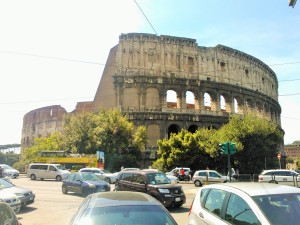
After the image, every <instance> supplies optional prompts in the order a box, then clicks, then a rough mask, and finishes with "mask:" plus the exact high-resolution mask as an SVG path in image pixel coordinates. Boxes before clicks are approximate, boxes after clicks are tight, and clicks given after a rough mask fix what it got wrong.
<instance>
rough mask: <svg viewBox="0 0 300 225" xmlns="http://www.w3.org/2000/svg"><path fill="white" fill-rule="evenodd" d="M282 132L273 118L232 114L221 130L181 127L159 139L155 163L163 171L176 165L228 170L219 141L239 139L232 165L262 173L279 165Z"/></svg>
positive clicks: (236, 141)
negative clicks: (184, 128)
mask: <svg viewBox="0 0 300 225" xmlns="http://www.w3.org/2000/svg"><path fill="white" fill-rule="evenodd" d="M282 141H283V132H282V131H281V130H280V129H279V128H278V127H277V126H276V125H275V124H274V123H272V122H270V121H267V120H264V119H260V118H257V117H254V116H251V115H250V116H245V117H244V118H242V117H240V116H233V117H232V118H230V120H229V123H228V124H226V125H223V126H222V127H221V128H220V129H219V130H214V129H207V128H201V129H198V130H197V131H196V132H195V133H194V134H192V133H189V132H188V131H186V130H182V131H181V132H179V133H178V134H171V137H170V138H169V139H168V140H166V139H163V140H159V141H158V152H157V154H158V159H157V160H156V161H155V162H154V163H153V164H152V165H153V167H155V168H161V169H162V170H163V171H166V170H169V169H171V168H174V167H181V166H184V167H190V168H191V169H192V170H195V169H205V168H207V167H208V168H213V169H217V170H219V171H220V172H225V171H227V156H226V155H221V152H220V147H219V144H220V143H224V142H231V143H232V142H234V143H236V150H237V153H236V154H234V155H232V156H231V160H232V165H233V167H235V168H238V169H239V171H240V172H242V173H260V172H261V170H262V169H266V168H276V167H277V165H278V160H277V159H276V157H277V152H278V150H279V146H280V144H281V143H282Z"/></svg>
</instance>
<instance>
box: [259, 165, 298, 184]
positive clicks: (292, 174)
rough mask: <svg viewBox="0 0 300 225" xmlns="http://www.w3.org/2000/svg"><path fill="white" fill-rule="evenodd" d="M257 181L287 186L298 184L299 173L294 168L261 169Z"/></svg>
mask: <svg viewBox="0 0 300 225" xmlns="http://www.w3.org/2000/svg"><path fill="white" fill-rule="evenodd" d="M258 182H269V183H275V184H278V183H280V184H284V185H289V186H296V187H299V186H300V177H299V173H297V172H296V171H294V170H286V169H274V170H263V171H262V172H261V173H260V174H259V176H258Z"/></svg>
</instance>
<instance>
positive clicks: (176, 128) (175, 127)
mask: <svg viewBox="0 0 300 225" xmlns="http://www.w3.org/2000/svg"><path fill="white" fill-rule="evenodd" d="M179 131H180V127H179V126H178V125H177V124H172V125H170V126H169V128H168V138H170V137H171V133H175V134H178V133H179Z"/></svg>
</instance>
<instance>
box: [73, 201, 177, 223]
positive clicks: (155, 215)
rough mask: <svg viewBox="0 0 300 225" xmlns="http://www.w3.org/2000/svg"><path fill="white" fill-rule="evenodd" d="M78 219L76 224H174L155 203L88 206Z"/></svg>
mask: <svg viewBox="0 0 300 225" xmlns="http://www.w3.org/2000/svg"><path fill="white" fill-rule="evenodd" d="M79 221H80V222H79ZM79 221H78V222H77V223H76V224H93V225H96V224H97V225H98V224H156V225H161V224H168V225H176V223H175V222H174V221H173V220H172V218H171V217H170V215H169V214H168V213H167V212H165V211H164V210H163V209H162V208H161V207H159V206H157V205H150V206H144V205H141V206H140V205H136V206H131V205H125V206H114V207H94V208H88V209H87V210H85V212H84V213H83V215H82V216H81V218H80V219H79Z"/></svg>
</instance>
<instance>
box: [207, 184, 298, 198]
mask: <svg viewBox="0 0 300 225" xmlns="http://www.w3.org/2000/svg"><path fill="white" fill-rule="evenodd" d="M204 187H205V188H220V189H226V190H228V191H232V190H239V191H242V192H245V193H246V194H248V195H249V196H259V195H275V194H282V193H285V194H291V193H300V189H299V188H297V187H292V186H287V185H279V184H270V183H260V182H254V183H250V182H232V183H222V184H210V185H206V186H204Z"/></svg>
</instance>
